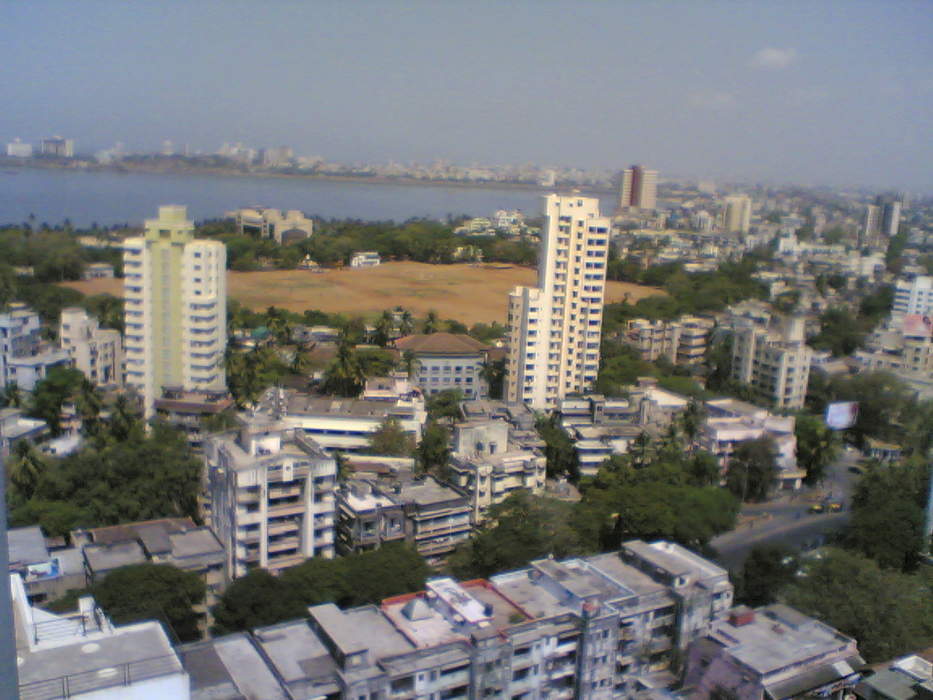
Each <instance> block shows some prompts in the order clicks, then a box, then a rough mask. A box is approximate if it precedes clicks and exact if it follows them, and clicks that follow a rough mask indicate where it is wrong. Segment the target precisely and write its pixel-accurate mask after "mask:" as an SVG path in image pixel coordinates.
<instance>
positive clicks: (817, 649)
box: [685, 604, 865, 700]
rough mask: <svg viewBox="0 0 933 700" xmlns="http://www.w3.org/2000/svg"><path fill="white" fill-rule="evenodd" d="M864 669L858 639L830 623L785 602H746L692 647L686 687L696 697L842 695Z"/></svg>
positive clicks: (782, 699) (754, 699)
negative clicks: (760, 604)
mask: <svg viewBox="0 0 933 700" xmlns="http://www.w3.org/2000/svg"><path fill="white" fill-rule="evenodd" d="M863 668H865V661H864V660H863V659H862V657H861V656H859V653H858V648H857V645H856V641H855V640H854V639H852V638H851V637H847V636H846V635H844V634H842V633H841V632H839V631H838V630H836V629H834V628H832V627H830V626H829V625H826V624H824V623H822V622H820V621H819V620H815V619H813V618H811V617H807V616H806V615H804V614H803V613H800V612H798V611H797V610H794V609H793V608H789V607H787V606H786V605H781V604H775V605H768V606H766V607H763V608H758V609H757V610H751V609H749V608H745V607H744V606H742V607H739V608H735V610H733V611H732V612H731V613H730V615H729V616H728V618H727V619H725V620H719V621H717V622H716V623H715V624H714V625H713V629H712V630H711V631H710V633H709V634H708V635H705V636H704V637H703V639H701V640H700V641H699V642H697V643H696V644H695V645H694V646H693V647H692V648H691V650H690V654H689V656H688V658H687V670H686V680H685V686H686V687H687V688H689V691H690V697H692V698H698V700H706V699H708V698H709V699H712V698H719V697H723V695H724V694H727V695H728V696H729V697H733V698H736V700H761V698H763V697H767V698H771V699H772V700H790V698H800V697H830V698H836V699H837V700H841V699H842V698H843V697H845V696H847V695H850V694H851V690H852V688H854V687H855V685H856V684H857V683H858V681H859V679H860V678H861V673H860V671H861V670H862V669H863Z"/></svg>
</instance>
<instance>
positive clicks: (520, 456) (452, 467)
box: [447, 420, 547, 524]
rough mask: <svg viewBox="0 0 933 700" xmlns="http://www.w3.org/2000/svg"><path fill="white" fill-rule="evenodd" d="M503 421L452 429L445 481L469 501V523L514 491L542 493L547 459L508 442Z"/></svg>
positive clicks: (469, 423)
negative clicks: (470, 515) (470, 509)
mask: <svg viewBox="0 0 933 700" xmlns="http://www.w3.org/2000/svg"><path fill="white" fill-rule="evenodd" d="M511 431H512V428H511V426H510V425H509V424H508V423H507V422H506V421H504V420H474V421H464V422H461V423H458V424H457V425H456V426H454V434H453V440H452V450H451V457H450V461H449V463H448V466H447V474H448V478H449V480H450V481H451V483H453V484H454V485H455V486H458V487H459V488H460V489H461V490H463V491H465V492H466V493H467V494H468V495H469V498H470V502H471V506H472V514H473V521H474V523H476V524H480V523H482V522H483V520H485V517H486V512H487V511H488V510H489V507H490V506H492V505H495V504H496V503H501V502H502V501H504V500H505V499H506V498H508V497H509V496H510V495H512V494H513V493H515V492H516V491H528V492H529V493H532V494H534V495H542V494H543V493H544V482H545V477H546V466H547V459H546V458H545V456H544V453H543V452H542V451H541V450H540V449H537V448H534V447H528V446H527V445H524V444H521V443H519V442H517V441H516V440H514V439H510V437H509V433H510V432H511Z"/></svg>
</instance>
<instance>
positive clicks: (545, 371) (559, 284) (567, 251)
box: [506, 194, 610, 409]
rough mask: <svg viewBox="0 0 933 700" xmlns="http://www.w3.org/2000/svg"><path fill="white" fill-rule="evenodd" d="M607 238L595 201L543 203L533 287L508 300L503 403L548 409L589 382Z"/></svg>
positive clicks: (571, 198)
mask: <svg viewBox="0 0 933 700" xmlns="http://www.w3.org/2000/svg"><path fill="white" fill-rule="evenodd" d="M609 233H610V222H609V219H608V218H606V217H601V216H600V215H599V200H598V199H595V198H588V197H579V196H576V195H557V194H552V195H548V196H547V197H545V225H544V229H543V231H542V234H541V247H540V250H539V257H538V286H537V287H534V288H530V287H516V288H515V289H514V290H513V291H512V292H511V293H510V295H509V356H508V376H507V380H506V381H507V390H506V397H507V400H508V401H513V402H514V401H521V402H524V403H527V404H529V405H530V406H532V407H533V408H535V409H547V408H553V407H554V406H555V405H556V403H557V402H558V401H559V400H560V399H561V398H563V397H564V396H566V395H567V394H570V393H574V392H580V391H583V390H585V389H586V388H588V387H589V386H590V385H591V384H592V383H593V382H594V381H595V380H596V375H597V373H598V371H599V341H600V330H601V327H602V316H603V298H604V295H605V285H606V258H607V253H608V250H609Z"/></svg>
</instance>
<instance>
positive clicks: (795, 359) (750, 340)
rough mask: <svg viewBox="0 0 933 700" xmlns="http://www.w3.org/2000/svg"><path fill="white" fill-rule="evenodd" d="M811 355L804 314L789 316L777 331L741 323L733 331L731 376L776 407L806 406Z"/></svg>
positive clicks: (792, 407)
mask: <svg viewBox="0 0 933 700" xmlns="http://www.w3.org/2000/svg"><path fill="white" fill-rule="evenodd" d="M812 356H813V351H812V350H811V349H810V347H809V346H808V345H807V344H806V342H805V338H804V319H803V318H802V317H795V318H789V319H786V320H785V321H784V323H783V327H781V328H780V329H775V330H771V329H769V328H767V327H762V326H759V325H755V324H740V325H739V327H737V328H736V329H735V331H734V333H733V344H732V379H733V380H734V381H737V382H739V383H741V384H748V385H749V386H751V388H752V389H753V390H754V392H755V393H756V394H757V395H758V396H759V397H760V398H761V400H763V401H767V402H768V403H770V404H772V405H773V406H775V407H776V408H779V409H783V408H787V409H794V408H803V402H804V399H805V398H806V395H807V383H808V382H809V379H810V361H811V359H812Z"/></svg>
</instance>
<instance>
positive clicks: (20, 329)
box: [0, 303, 71, 391]
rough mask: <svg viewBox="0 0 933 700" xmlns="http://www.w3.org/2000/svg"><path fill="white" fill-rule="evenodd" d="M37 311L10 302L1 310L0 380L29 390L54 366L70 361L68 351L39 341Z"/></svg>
mask: <svg viewBox="0 0 933 700" xmlns="http://www.w3.org/2000/svg"><path fill="white" fill-rule="evenodd" d="M41 330H42V326H41V323H40V322H39V314H37V313H36V312H35V311H33V310H32V309H29V308H28V307H27V306H26V305H25V304H20V303H13V304H10V305H9V307H8V309H7V311H6V312H5V313H2V314H0V382H2V385H3V386H6V385H7V384H11V383H13V382H15V383H16V385H17V386H18V387H19V388H20V389H22V390H24V391H32V390H33V388H35V386H36V383H37V382H39V381H41V380H42V379H45V377H46V376H47V375H48V372H49V370H50V369H52V368H53V367H65V366H67V365H69V364H70V363H71V360H70V358H69V357H68V353H67V352H65V351H64V350H60V349H58V348H53V347H50V346H48V345H47V344H45V343H43V342H42V335H41Z"/></svg>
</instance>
